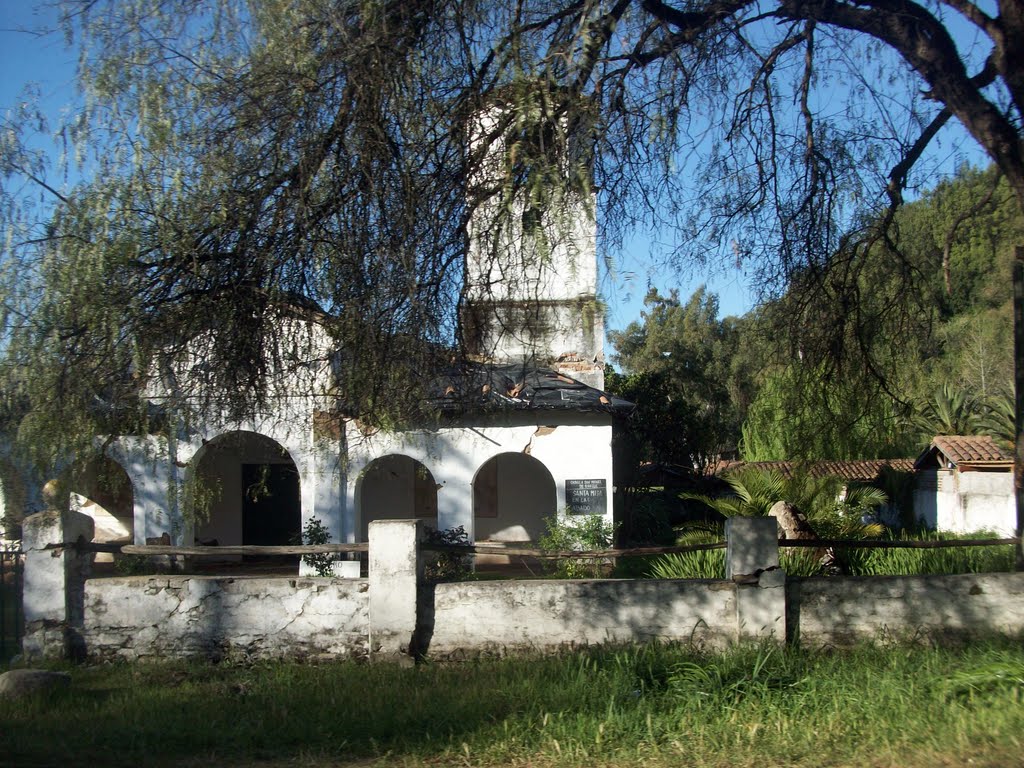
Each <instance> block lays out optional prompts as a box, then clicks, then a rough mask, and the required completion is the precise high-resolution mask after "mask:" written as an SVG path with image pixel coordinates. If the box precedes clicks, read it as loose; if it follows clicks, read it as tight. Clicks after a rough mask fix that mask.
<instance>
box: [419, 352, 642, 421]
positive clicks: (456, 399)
mask: <svg viewBox="0 0 1024 768" xmlns="http://www.w3.org/2000/svg"><path fill="white" fill-rule="evenodd" d="M428 402H429V403H430V405H432V406H434V407H436V408H438V409H439V410H440V411H442V412H444V413H479V412H487V411H510V410H511V411H524V410H564V411H597V412H604V413H612V414H616V415H620V416H626V415H629V414H630V413H632V412H633V410H634V409H635V408H636V406H635V405H634V404H633V403H631V402H629V401H628V400H624V399H622V398H621V397H617V396H615V395H612V394H609V393H607V392H603V391H602V390H600V389H596V388H594V387H590V386H587V385H586V384H584V383H583V382H581V381H577V380H576V379H573V378H570V377H568V376H566V375H565V374H562V373H559V372H558V371H555V370H552V369H551V368H543V367H540V366H536V365H532V364H529V363H525V364H507V365H498V364H489V363H475V362H470V361H467V362H464V363H462V364H461V365H458V366H453V367H452V368H450V369H448V370H446V371H444V372H442V373H441V374H440V375H438V376H437V378H436V379H435V381H434V382H433V383H432V385H431V387H430V388H429V389H428Z"/></svg>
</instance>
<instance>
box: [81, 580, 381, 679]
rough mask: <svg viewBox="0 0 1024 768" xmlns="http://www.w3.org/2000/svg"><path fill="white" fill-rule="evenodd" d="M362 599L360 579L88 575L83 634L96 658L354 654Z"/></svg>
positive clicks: (362, 640) (362, 641)
mask: <svg viewBox="0 0 1024 768" xmlns="http://www.w3.org/2000/svg"><path fill="white" fill-rule="evenodd" d="M368 603H369V601H368V583H367V581H366V580H365V579H322V578H317V579H303V578H247V577H233V578H224V577H216V576H161V577H155V576H133V577H119V578H104V579H92V580H90V581H88V582H87V583H86V589H85V614H86V618H85V630H84V633H83V634H84V638H85V642H86V645H87V647H88V649H89V655H90V656H91V657H93V658H97V659H115V658H120V659H139V658H145V657H160V656H201V657H204V658H215V659H216V658H246V659H267V658H283V657H289V658H358V657H362V656H364V655H365V654H366V650H367V635H368V632H369V617H368Z"/></svg>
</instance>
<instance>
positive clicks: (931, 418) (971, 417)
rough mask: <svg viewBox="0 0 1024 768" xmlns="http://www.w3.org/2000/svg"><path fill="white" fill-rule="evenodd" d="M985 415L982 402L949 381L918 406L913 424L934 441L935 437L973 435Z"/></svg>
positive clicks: (925, 437) (923, 435)
mask: <svg viewBox="0 0 1024 768" xmlns="http://www.w3.org/2000/svg"><path fill="white" fill-rule="evenodd" d="M982 416H983V405H982V403H981V401H980V400H978V399H977V398H975V397H972V396H971V395H969V394H967V393H966V392H964V391H963V390H960V389H956V388H954V387H953V386H952V385H951V384H949V383H948V382H947V383H943V385H942V386H941V387H939V388H938V389H936V390H935V392H933V393H932V396H931V399H929V400H928V401H926V402H925V403H923V404H921V405H919V406H918V409H917V412H916V413H915V414H914V415H913V416H912V417H911V419H910V424H911V426H912V427H913V428H914V429H916V430H917V431H918V433H919V434H920V436H921V437H922V438H923V439H928V440H930V439H931V438H932V437H934V436H935V435H972V434H974V433H976V432H977V431H978V430H979V428H980V426H981V423H980V422H981V420H982Z"/></svg>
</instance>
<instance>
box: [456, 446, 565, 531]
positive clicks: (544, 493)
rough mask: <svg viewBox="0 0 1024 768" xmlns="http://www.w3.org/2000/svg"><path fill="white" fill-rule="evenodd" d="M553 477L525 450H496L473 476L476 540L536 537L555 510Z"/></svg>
mask: <svg viewBox="0 0 1024 768" xmlns="http://www.w3.org/2000/svg"><path fill="white" fill-rule="evenodd" d="M557 505H558V495H557V492H556V489H555V480H554V478H553V477H552V476H551V473H550V472H549V471H548V468H547V467H546V466H544V464H543V462H541V461H539V460H537V459H535V458H534V457H533V456H529V455H527V454H525V453H499V454H498V455H497V456H493V457H491V458H490V459H488V460H487V461H486V462H484V463H483V464H482V465H481V466H480V468H479V469H478V470H477V472H476V476H475V477H474V478H473V525H474V531H475V533H476V540H477V541H536V540H537V539H538V538H540V536H541V535H542V534H543V533H544V520H545V519H546V518H549V517H553V516H554V515H555V514H556V512H557Z"/></svg>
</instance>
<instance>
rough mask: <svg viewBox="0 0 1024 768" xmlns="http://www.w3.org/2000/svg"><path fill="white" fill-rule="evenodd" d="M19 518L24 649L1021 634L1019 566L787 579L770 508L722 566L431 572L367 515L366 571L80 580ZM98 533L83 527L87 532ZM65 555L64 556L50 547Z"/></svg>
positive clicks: (404, 655) (441, 654)
mask: <svg viewBox="0 0 1024 768" xmlns="http://www.w3.org/2000/svg"><path fill="white" fill-rule="evenodd" d="M79 522H80V521H79V519H78V518H76V517H75V516H74V514H71V515H70V516H68V515H64V514H59V513H54V512H52V511H51V512H49V513H43V514H41V515H39V516H34V517H33V518H29V519H28V520H26V525H25V530H26V532H27V533H28V537H27V542H26V551H27V553H28V555H26V565H25V590H24V601H25V616H26V620H27V622H28V623H27V624H26V628H27V630H29V631H28V632H27V633H26V637H25V640H24V642H23V650H24V652H25V654H26V656H29V657H32V656H37V655H43V656H46V655H50V656H60V655H65V656H73V657H79V658H81V657H89V658H93V659H112V658H125V659H137V658H144V657H151V656H201V657H205V658H214V659H216V658H223V657H242V658H277V657H292V658H294V657H309V658H358V657H363V656H370V657H372V658H375V659H381V660H391V661H399V662H402V663H410V662H411V661H412V659H413V658H414V657H416V656H420V655H426V656H429V657H433V658H461V657H467V656H476V655H480V654H507V653H519V652H527V651H528V652H535V651H541V652H543V651H551V650H556V649H560V648H566V647H572V646H580V645H591V644H599V643H631V642H644V641H651V640H659V641H671V642H692V643H695V644H698V645H703V646H709V647H722V646H725V645H728V644H731V643H734V642H739V641H742V640H774V641H777V642H784V641H793V640H796V639H799V640H800V641H801V642H805V643H808V644H838V643H848V642H853V641H857V640H862V639H876V638H880V637H885V636H886V635H892V636H906V635H914V634H926V635H944V634H945V635H948V634H965V633H986V632H1002V633H1006V634H1012V635H1024V573H1004V574H983V575H966V576H914V577H861V578H851V577H845V578H844V577H828V578H787V577H786V575H785V574H784V572H783V571H782V570H781V569H780V568H779V566H778V551H779V548H778V539H777V536H778V531H777V529H776V522H775V520H774V519H773V518H733V519H731V520H729V521H728V523H727V526H726V537H727V540H728V548H727V551H726V576H727V578H726V579H723V580H713V581H698V580H692V581H691V580H685V581H684V580H678V581H676V580H671V581H669V580H664V581H660V580H634V579H628V580H627V579H623V580H615V579H599V580H584V581H554V580H547V581H533V580H527V581H491V582H462V583H455V584H438V585H430V584H427V583H426V582H425V581H424V579H423V557H422V552H423V550H422V547H421V544H422V524H421V522H420V521H417V520H377V521H373V523H371V525H370V545H369V550H370V561H369V574H370V575H369V578H368V579H340V578H301V577H299V578H295V577H279V578H267V577H242V576H233V577H218V576H186V575H165V576H159V577H155V576H134V577H120V578H100V579H85V578H84V574H85V572H86V570H87V563H86V562H85V560H84V556H82V555H80V554H77V555H76V554H75V553H76V549H75V547H74V546H73V545H71V544H68V545H66V546H58V547H57V548H56V549H54V548H53V546H52V545H54V544H60V543H61V542H69V541H71V539H69V538H67V536H68V532H69V531H70V532H72V533H74V532H77V531H78V530H79V528H78V527H76V526H78V523H79ZM88 533H89V531H84V533H82V534H81V535H82V536H83V537H86V536H87V535H88ZM55 555H56V556H55Z"/></svg>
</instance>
